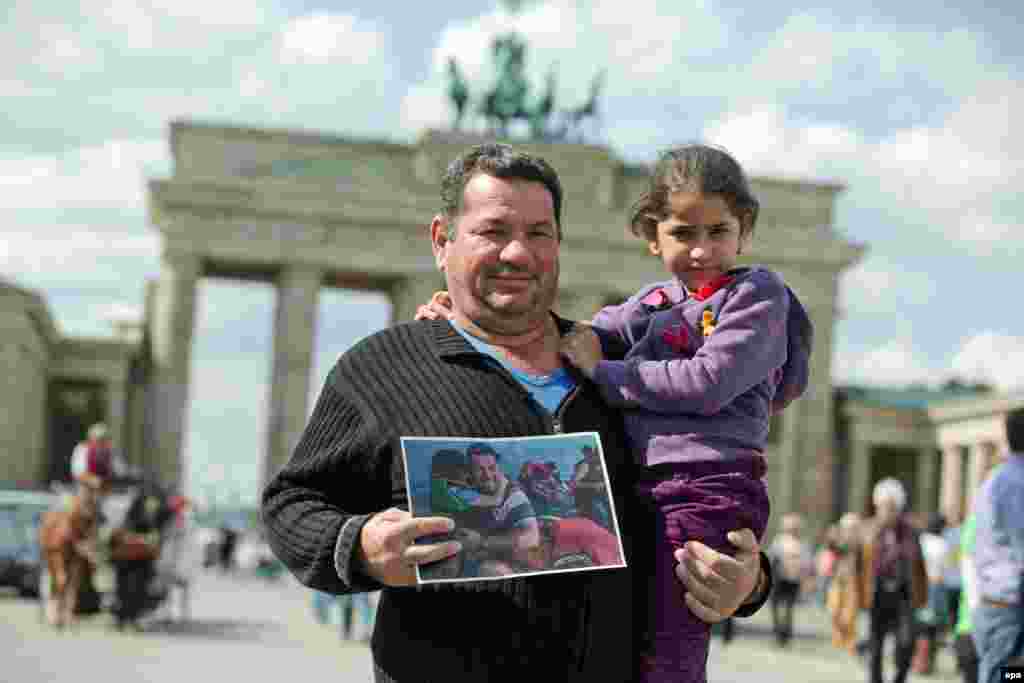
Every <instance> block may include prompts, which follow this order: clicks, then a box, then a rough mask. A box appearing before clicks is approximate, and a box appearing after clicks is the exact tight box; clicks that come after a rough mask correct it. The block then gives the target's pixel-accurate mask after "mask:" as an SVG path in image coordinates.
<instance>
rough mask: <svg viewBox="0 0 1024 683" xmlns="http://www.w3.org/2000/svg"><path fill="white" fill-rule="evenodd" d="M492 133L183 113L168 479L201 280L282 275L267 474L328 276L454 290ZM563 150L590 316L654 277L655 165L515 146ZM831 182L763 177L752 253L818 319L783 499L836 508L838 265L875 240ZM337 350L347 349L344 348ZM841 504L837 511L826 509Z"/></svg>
mask: <svg viewBox="0 0 1024 683" xmlns="http://www.w3.org/2000/svg"><path fill="white" fill-rule="evenodd" d="M478 141H479V140H478V139H476V138H473V137H471V136H465V135H461V134H457V133H439V132H427V133H425V134H424V135H423V136H422V137H421V139H420V140H419V141H418V142H417V143H415V144H412V145H404V144H396V143H391V142H375V141H355V140H350V139H345V138H340V137H332V136H327V135H320V134H313V133H307V132H294V131H277V130H263V129H249V128H236V127H223V126H213V125H205V124H199V123H192V122H175V123H172V124H171V131H170V145H171V152H172V158H173V164H174V166H173V174H172V175H171V177H169V178H166V179H158V180H152V181H150V183H149V192H148V199H149V210H150V217H151V221H152V223H153V225H154V226H156V228H157V229H158V230H159V231H160V234H161V236H162V264H161V271H160V276H159V279H158V280H157V281H156V282H153V283H151V286H150V287H149V289H148V291H147V300H146V309H147V314H146V320H147V323H146V326H147V329H146V338H147V339H148V355H149V370H150V372H149V387H148V392H149V396H148V408H147V410H146V411H145V415H146V418H145V423H146V424H145V425H144V429H143V430H142V433H143V434H144V436H143V441H144V442H145V445H146V448H145V449H144V450H145V452H146V453H147V460H149V461H150V462H149V464H150V466H151V468H152V469H153V470H154V471H155V472H156V473H157V474H158V476H159V477H160V479H161V480H162V481H163V482H164V483H165V484H167V485H170V486H176V485H178V486H180V485H181V484H182V483H183V479H184V472H185V466H184V463H183V460H182V459H183V449H182V446H183V435H184V433H185V430H186V425H185V415H186V406H187V403H188V400H189V365H190V356H191V349H192V343H193V336H194V329H195V310H196V291H197V283H198V282H199V280H200V278H204V277H215V278H233V279H239V280H249V281H264V282H270V283H273V284H274V285H275V287H276V291H277V300H276V310H275V316H274V327H273V358H272V370H271V377H272V381H271V387H270V401H269V421H270V424H269V429H268V430H267V435H268V436H267V443H266V451H265V455H264V463H263V468H264V469H263V479H264V480H266V479H267V478H268V477H269V476H270V475H271V474H272V473H273V472H274V471H276V469H277V468H279V467H280V466H281V465H282V464H283V463H284V462H285V461H286V460H287V458H288V457H289V455H290V453H291V450H292V448H293V447H294V445H295V443H296V441H297V440H298V438H299V436H300V434H301V432H302V429H303V427H304V425H305V422H306V418H307V413H308V410H309V406H308V401H307V396H308V395H309V390H310V386H309V384H310V376H311V365H312V358H313V344H314V333H315V329H316V324H317V321H316V316H317V302H318V295H319V292H320V290H321V288H324V287H337V288H346V289H362V290H378V291H383V292H386V293H387V294H388V295H389V296H390V298H391V301H392V309H393V322H401V321H405V320H410V319H411V318H412V316H413V314H414V312H415V310H416V307H417V305H419V304H420V303H422V302H425V301H426V300H427V299H428V298H429V297H430V295H431V294H432V293H433V292H434V291H435V290H437V289H439V288H440V287H441V286H442V283H443V281H442V279H441V276H440V273H439V272H438V270H437V268H436V266H435V263H434V259H433V255H432V252H431V249H430V244H429V228H428V226H429V224H430V219H431V218H432V216H433V215H434V214H435V213H436V212H437V211H438V210H439V208H440V199H439V185H440V177H441V173H442V172H443V170H444V167H445V166H446V164H447V163H448V161H450V160H451V159H452V158H453V157H454V156H456V154H458V153H459V152H461V151H462V150H463V149H465V148H466V147H467V146H469V145H470V144H473V143H475V142H478ZM519 146H521V147H522V148H524V149H527V150H529V151H531V152H533V153H536V154H539V155H541V156H543V157H544V158H545V159H547V160H548V161H550V162H551V164H552V165H553V166H554V167H555V169H556V170H557V171H558V173H559V175H560V176H561V178H562V182H563V185H564V189H565V212H564V216H563V221H564V226H563V232H564V235H565V238H564V242H563V245H562V268H561V282H560V286H561V291H560V295H559V301H558V307H559V312H560V313H561V314H563V315H566V316H569V317H573V318H588V317H590V316H591V315H592V314H593V313H594V312H595V311H596V310H597V309H598V308H599V307H600V306H602V305H604V304H606V303H608V302H611V301H619V300H622V299H623V298H624V297H625V296H628V295H629V294H631V293H633V292H634V291H636V290H637V289H638V288H639V287H640V286H641V285H643V284H644V283H647V282H650V281H653V280H657V279H662V278H663V277H664V276H663V274H662V270H661V264H660V263H659V262H657V261H656V260H654V259H653V258H652V257H650V256H649V255H648V254H647V252H646V249H645V245H643V244H642V243H641V242H640V241H639V240H637V239H636V238H635V237H633V236H632V235H630V234H629V233H628V232H627V230H626V215H627V212H628V207H629V205H630V203H632V202H633V201H634V200H635V199H636V198H637V197H639V195H640V193H641V192H642V191H643V188H644V186H645V182H646V176H647V170H646V169H644V168H639V167H632V166H629V165H627V164H625V163H623V162H622V161H620V160H618V159H616V158H615V157H614V156H613V155H612V153H611V152H610V151H609V150H608V149H606V148H604V147H600V146H593V145H583V144H561V143H560V144H522V145H519ZM841 189H842V188H841V187H840V186H839V185H836V184H828V183H810V182H800V181H792V180H779V179H768V178H755V179H754V191H755V193H756V195H757V196H758V197H759V199H760V200H761V204H762V210H761V214H760V218H759V223H758V227H757V231H756V233H755V238H754V244H753V249H752V250H751V252H752V253H751V254H750V255H749V256H748V258H749V259H750V260H751V261H755V262H759V263H764V264H766V265H769V266H771V267H773V268H775V269H777V270H779V271H780V272H781V273H782V274H783V276H784V277H785V278H786V280H787V281H788V283H789V284H790V286H791V287H792V288H793V289H794V290H795V291H796V292H797V294H798V295H799V296H800V298H801V300H802V301H803V302H804V304H805V306H806V307H807V309H808V311H809V313H810V315H811V318H812V320H813V322H814V326H815V344H814V354H813V357H812V361H811V362H812V368H811V378H812V382H813V384H812V385H811V386H810V388H809V390H808V392H807V393H806V395H805V396H804V397H803V398H802V399H800V400H799V401H798V402H797V403H795V404H794V405H793V406H792V407H791V408H790V409H789V410H787V411H785V412H784V413H783V414H782V415H781V417H780V419H779V420H777V421H776V422H775V423H773V425H772V427H773V435H775V438H773V442H772V449H773V452H772V453H770V454H769V461H770V462H771V469H770V470H769V477H771V478H772V487H771V489H772V494H773V505H777V506H778V507H775V508H774V509H779V510H788V509H803V510H804V511H806V512H808V513H811V514H815V513H816V512H818V511H817V510H813V509H808V506H812V507H813V506H814V505H815V504H816V503H814V502H813V501H808V500H807V498H806V497H805V498H804V499H803V500H802V501H798V500H797V494H798V492H807V491H820V492H822V494H823V495H822V496H821V498H822V499H824V500H823V501H822V505H823V506H825V507H827V506H828V505H830V504H831V503H830V496H829V495H828V493H827V492H830V491H831V490H832V483H831V476H832V475H831V472H832V469H833V454H832V449H833V427H832V425H833V414H832V413H833V406H832V391H831V382H830V375H831V367H830V364H831V354H832V331H833V324H834V320H835V318H836V297H837V283H838V279H839V275H840V273H841V272H842V271H843V270H844V269H845V268H847V267H849V266H850V265H851V264H852V263H854V262H855V261H856V260H857V259H858V258H859V257H860V254H861V252H862V249H861V247H859V246H856V245H852V244H850V243H848V242H846V241H845V240H844V239H842V238H841V237H840V236H839V235H837V234H836V233H835V232H834V231H833V229H832V220H833V206H834V201H835V197H836V195H837V193H838V192H840V191H841ZM341 350H342V349H339V352H340V351H341ZM828 511H829V512H830V508H829V509H828Z"/></svg>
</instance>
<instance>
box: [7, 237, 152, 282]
mask: <svg viewBox="0 0 1024 683" xmlns="http://www.w3.org/2000/svg"><path fill="white" fill-rule="evenodd" d="M158 259H159V238H158V236H157V234H156V233H155V231H154V232H152V233H148V234H146V233H142V234H134V233H126V232H117V231H111V230H109V229H103V228H97V227H94V226H89V225H70V226H69V225H55V226H51V227H50V228H49V229H48V230H46V231H45V232H42V231H40V230H33V231H28V230H5V231H4V232H3V240H0V271H2V272H3V273H5V274H11V275H12V276H13V277H14V278H16V279H23V280H25V281H26V283H27V284H28V285H29V286H33V287H40V286H49V287H56V286H66V285H74V284H76V283H77V284H79V285H82V284H84V283H88V284H90V285H97V284H105V285H111V284H119V283H122V282H123V281H124V278H125V275H126V274H128V273H132V274H135V273H138V271H139V266H140V265H141V266H142V267H143V269H145V268H147V266H148V267H149V268H151V269H152V268H155V266H156V264H157V263H158ZM138 274H140V275H141V274H142V273H138ZM134 284H138V285H140V286H141V283H133V285H134Z"/></svg>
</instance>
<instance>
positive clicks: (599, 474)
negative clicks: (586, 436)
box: [572, 446, 611, 528]
mask: <svg viewBox="0 0 1024 683" xmlns="http://www.w3.org/2000/svg"><path fill="white" fill-rule="evenodd" d="M572 478H573V481H574V482H576V490H575V499H576V512H577V514H579V515H582V516H583V517H588V518H590V519H592V520H594V521H595V522H597V523H598V524H600V525H601V526H603V527H605V528H608V527H611V520H610V519H609V515H608V511H607V509H606V508H605V506H604V505H603V502H604V500H603V499H604V496H605V491H604V472H603V470H602V469H601V459H600V458H598V457H597V451H596V450H594V449H593V448H591V447H590V446H584V447H583V458H582V459H581V460H580V461H579V462H578V463H576V467H575V468H574V469H573V473H572Z"/></svg>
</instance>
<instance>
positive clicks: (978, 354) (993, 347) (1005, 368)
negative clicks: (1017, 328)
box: [952, 330, 1024, 391]
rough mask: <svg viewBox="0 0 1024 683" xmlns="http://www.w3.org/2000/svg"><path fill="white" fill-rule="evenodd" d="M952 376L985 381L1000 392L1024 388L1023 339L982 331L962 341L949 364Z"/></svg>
mask: <svg viewBox="0 0 1024 683" xmlns="http://www.w3.org/2000/svg"><path fill="white" fill-rule="evenodd" d="M952 368H953V373H954V374H955V375H956V376H958V377H962V378H964V379H966V380H971V381H979V382H986V383H988V384H992V385H995V386H996V387H998V388H999V389H1001V390H1003V391H1009V390H1014V389H1021V388H1024V338H1022V337H1016V336H1013V335H1010V334H1006V333H1004V332H995V331H992V330H986V331H983V332H979V333H977V334H975V335H973V336H972V337H971V338H970V339H968V340H967V341H966V342H964V345H963V346H962V347H961V348H960V351H959V352H957V354H956V356H954V358H953V362H952Z"/></svg>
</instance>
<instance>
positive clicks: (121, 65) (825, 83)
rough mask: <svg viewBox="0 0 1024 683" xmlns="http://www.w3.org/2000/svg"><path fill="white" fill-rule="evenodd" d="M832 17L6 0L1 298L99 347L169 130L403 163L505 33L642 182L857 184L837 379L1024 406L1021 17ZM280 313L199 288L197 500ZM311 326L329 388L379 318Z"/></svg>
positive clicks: (261, 388)
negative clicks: (675, 163) (12, 298)
mask: <svg viewBox="0 0 1024 683" xmlns="http://www.w3.org/2000/svg"><path fill="white" fill-rule="evenodd" d="M827 4H828V3H816V6H815V8H814V9H805V8H803V7H801V6H799V5H796V4H794V5H790V6H787V5H786V4H785V3H782V4H776V3H770V4H768V5H767V6H763V7H762V5H764V3H749V2H748V3H743V2H739V0H724V1H720V0H706V1H701V0H681V1H680V0H674V1H673V2H660V1H658V0H632V2H629V3H622V2H613V1H611V0H608V1H604V2H593V3H587V2H582V1H580V2H573V1H572V0H553V1H551V2H532V3H531V2H526V3H523V6H522V7H521V8H520V10H519V12H518V14H510V13H509V11H508V10H507V9H506V8H505V7H504V6H503V5H501V4H492V5H488V4H487V3H486V2H485V3H480V2H470V1H469V0H455V1H449V2H446V3H444V10H438V5H436V4H427V5H425V6H419V4H417V3H412V4H405V3H380V2H370V0H354V1H353V2H348V3H340V2H338V3H332V2H314V1H313V0H298V1H296V2H274V1H272V0H221V1H220V2H214V3H211V2H199V0H175V1H174V2H170V1H169V0H109V1H107V2H102V1H96V2H89V1H87V0H80V1H79V2H75V1H74V0H47V2H35V3H8V4H7V6H6V9H3V10H0V12H2V13H3V15H4V16H3V19H4V21H3V22H2V27H3V28H0V36H2V38H3V43H4V45H5V52H6V54H7V57H6V58H5V59H4V60H3V62H2V63H0V97H2V98H3V102H4V107H3V109H2V111H0V131H2V132H0V213H2V216H3V226H4V227H3V229H2V230H3V232H2V233H0V234H2V239H0V276H2V277H5V278H7V279H12V280H14V281H16V282H17V283H19V284H21V285H23V286H27V287H30V288H34V289H37V290H39V291H40V292H42V293H43V294H44V295H45V296H46V298H47V300H48V302H49V304H50V307H51V310H52V312H53V314H54V316H55V317H56V319H57V321H58V325H59V327H60V328H61V329H62V330H63V331H64V332H65V333H67V334H72V335H90V336H106V335H109V334H110V327H109V325H108V323H107V320H109V319H110V318H112V317H119V316H126V315H132V314H133V313H134V312H137V311H138V310H139V307H140V303H141V300H142V291H143V283H144V281H145V279H146V278H147V277H152V276H153V275H155V274H156V273H157V271H158V262H159V248H160V245H159V241H158V239H157V236H156V234H155V232H154V230H153V229H152V228H151V227H150V226H149V225H148V224H147V220H146V209H145V191H144V183H145V181H146V179H147V178H155V177H164V176H167V175H168V174H169V173H170V163H169V159H168V148H167V125H168V122H169V121H170V120H171V119H174V118H192V119H197V120H203V121H212V122H223V123H238V124H243V125H250V126H272V127H290V128H291V127H301V128H306V129H314V130H324V131H329V132H332V133H339V134H344V135H351V136H358V137H363V136H366V137H374V138H382V137H383V138H388V139H392V140H395V141H400V142H409V141H412V140H414V139H415V137H416V135H417V134H418V133H419V132H420V131H422V130H423V129H424V128H425V127H427V126H438V125H445V123H446V122H447V120H448V118H449V110H448V106H447V103H446V99H445V95H444V88H445V75H444V65H445V63H446V60H447V58H448V57H449V56H456V57H458V59H459V60H460V62H461V63H462V65H463V68H464V70H465V71H466V73H467V76H468V78H469V80H470V81H471V82H473V83H483V82H486V80H487V79H488V78H489V74H490V71H489V61H488V55H487V46H488V45H489V44H490V41H491V39H492V37H493V36H495V35H496V34H498V33H500V32H503V31H505V30H508V29H515V30H518V31H519V32H520V33H522V34H523V36H524V37H525V38H526V39H527V41H528V43H529V46H530V47H529V52H528V55H527V60H528V68H529V73H530V77H531V79H532V82H533V83H534V84H535V86H534V87H535V88H537V89H540V88H541V84H542V83H543V78H544V75H545V74H546V73H547V72H548V71H549V69H552V68H553V69H555V70H556V73H557V74H558V79H559V80H558V96H559V100H560V101H561V102H563V103H566V104H575V103H579V102H581V101H582V100H583V99H584V97H585V96H586V90H587V85H588V83H589V81H590V79H591V78H592V77H593V76H594V74H595V71H596V70H597V68H599V67H606V68H607V80H606V86H605V92H604V97H603V99H602V100H601V106H602V120H603V124H602V127H601V131H600V135H601V138H602V141H603V142H605V143H606V144H608V145H609V146H610V147H611V148H612V149H613V150H614V151H615V152H616V153H617V154H619V155H620V156H621V157H623V158H625V159H627V160H630V161H649V160H650V159H652V158H653V157H654V155H655V153H656V151H657V150H658V149H659V148H662V147H665V146H667V145H670V144H672V143H675V142H679V141H683V140H692V139H706V140H709V141H712V142H716V143H718V144H722V145H725V146H726V147H727V148H729V149H730V150H731V151H733V152H734V154H735V155H736V156H737V157H738V158H739V159H740V160H741V161H742V162H743V163H744V164H745V165H746V167H747V168H748V170H749V171H751V172H752V173H754V174H782V175H785V176H792V177H798V178H810V179H826V180H839V181H841V182H843V183H844V184H845V185H846V186H847V190H846V191H845V192H844V193H843V194H842V195H841V196H840V198H839V200H838V210H837V215H836V223H835V228H836V230H837V231H838V232H839V233H840V234H842V235H843V236H844V237H846V238H847V239H849V240H850V241H853V242H858V243H863V244H865V245H867V246H868V249H869V251H868V255H867V257H866V258H865V259H864V260H863V262H862V263H861V264H859V265H858V266H857V267H856V268H854V269H852V270H851V271H849V272H848V273H847V274H845V275H844V277H843V279H842V301H841V306H842V309H843V316H844V317H843V319H842V320H841V321H840V322H839V323H838V326H837V330H836V345H835V351H834V354H835V363H834V375H835V379H836V380H837V381H841V382H860V383H879V384H893V383H906V382H916V381H924V382H930V383H935V382H939V381H942V380H943V379H946V378H948V377H950V376H953V375H957V376H960V377H963V378H965V379H971V380H983V381H989V382H992V383H995V384H996V385H998V386H999V387H1001V388H1003V389H1013V388H1017V387H1022V386H1024V316H1022V315H1020V314H1019V313H1018V312H1017V311H1018V310H1020V309H1019V308H1018V307H1017V306H1016V305H1015V304H1014V300H1015V298H1016V295H1015V294H1014V292H1015V291H1017V290H1018V288H1019V287H1020V286H1021V285H1020V284H1019V283H1020V280H1021V278H1020V275H1019V271H1020V269H1019V264H1020V263H1021V258H1022V256H1024V239H1022V238H1021V236H1020V235H1019V234H1018V231H1019V230H1021V229H1022V227H1024V225H1022V224H1024V220H1022V219H1024V193H1021V192H1020V187H1022V186H1024V138H1022V137H1021V136H1020V135H1012V134H1011V128H1010V126H1011V121H1012V120H1017V121H1020V120H1024V87H1022V86H1024V70H1022V67H1024V53H1022V52H1021V51H1020V49H1019V36H1018V35H1017V33H1016V32H1017V28H1016V27H1018V26H1019V25H1020V18H1021V16H1020V15H1021V13H1022V10H1021V9H1020V8H1019V6H1018V3H1016V2H1011V1H1010V0H1001V1H997V2H986V3H973V2H970V3H969V2H961V3H959V4H960V5H961V7H952V6H942V5H941V4H940V5H935V4H934V3H928V4H924V3H921V2H918V1H916V0H912V1H911V2H906V3H891V2H887V3H847V2H839V1H838V0H834V2H833V4H834V5H835V6H833V7H827V6H826V5H827ZM745 5H749V6H751V7H753V6H756V9H751V7H748V6H745ZM425 218H426V217H425ZM424 248H427V247H426V244H424ZM653 275H654V273H652V276H653ZM272 309H273V292H272V290H271V289H270V288H269V287H259V286H255V287H254V286H248V287H245V288H243V287H240V286H235V285H232V284H230V283H224V282H204V283H203V285H202V286H201V289H200V311H199V316H198V332H197V343H196V347H195V352H194V360H193V396H194V401H193V403H192V406H191V408H190V413H189V434H188V437H187V449H188V452H189V455H190V459H191V475H192V480H193V481H194V482H196V483H197V485H198V484H199V483H201V482H204V481H205V482H211V481H220V482H225V481H228V482H232V485H231V487H226V486H222V487H221V489H220V491H221V493H220V494H219V495H221V496H228V495H235V494H233V493H231V492H232V491H237V492H239V493H238V494H237V495H240V496H242V497H243V498H245V499H251V498H252V496H253V493H252V491H253V488H254V485H255V482H256V481H257V480H258V476H259V472H258V469H257V467H256V465H255V463H257V462H258V461H259V458H260V453H261V452H262V449H263V441H264V437H265V435H264V422H265V395H266V385H267V377H268V376H269V372H270V366H269V348H270V320H271V317H272ZM320 320H321V324H320V328H319V331H318V337H317V350H316V359H317V360H316V369H315V375H316V376H315V377H314V384H315V385H316V386H315V389H314V390H317V389H318V388H319V385H320V384H321V383H322V381H323V377H324V376H325V375H326V372H327V370H328V369H329V367H330V364H331V362H332V360H333V359H334V358H335V357H336V356H337V354H338V353H340V352H341V351H343V350H344V349H345V348H347V346H348V345H350V344H351V343H352V341H354V340H355V339H357V338H359V337H361V336H363V335H365V334H367V333H369V332H371V331H373V330H375V329H379V328H380V327H381V326H383V325H385V324H386V323H387V320H388V310H387V305H386V302H385V300H384V299H383V298H381V297H377V296H372V295H359V296H356V295H351V294H346V293H343V292H329V293H325V294H324V295H323V297H322V301H321V316H320ZM240 340H241V341H240ZM232 487H233V488H232ZM210 493H211V495H212V494H213V491H212V488H210Z"/></svg>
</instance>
